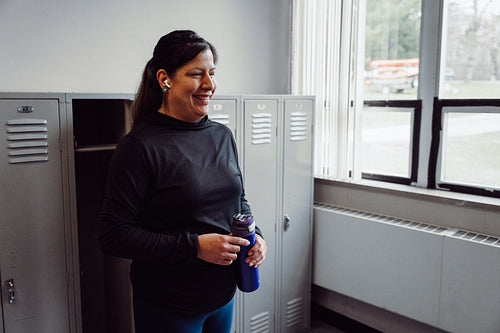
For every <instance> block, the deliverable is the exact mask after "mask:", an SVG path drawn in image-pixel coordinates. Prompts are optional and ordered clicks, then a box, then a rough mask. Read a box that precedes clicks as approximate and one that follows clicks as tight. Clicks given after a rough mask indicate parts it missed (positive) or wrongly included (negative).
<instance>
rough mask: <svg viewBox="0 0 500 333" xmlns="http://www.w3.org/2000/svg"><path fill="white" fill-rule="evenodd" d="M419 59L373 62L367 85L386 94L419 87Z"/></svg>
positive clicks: (370, 65)
mask: <svg viewBox="0 0 500 333" xmlns="http://www.w3.org/2000/svg"><path fill="white" fill-rule="evenodd" d="M418 63H419V59H418V58H412V59H394V60H373V61H371V62H370V64H369V67H371V68H373V69H372V70H370V71H369V72H368V73H367V78H366V80H365V84H366V85H369V86H374V87H376V88H377V89H379V90H380V91H382V92H383V93H384V94H388V93H390V92H391V91H393V90H394V91H396V92H403V91H404V90H405V89H411V88H416V87H418Z"/></svg>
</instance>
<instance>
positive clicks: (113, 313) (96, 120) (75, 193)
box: [66, 94, 133, 333]
mask: <svg viewBox="0 0 500 333" xmlns="http://www.w3.org/2000/svg"><path fill="white" fill-rule="evenodd" d="M132 98H133V96H132V95H126V94H68V95H66V102H67V110H66V112H67V114H68V119H69V124H68V128H67V131H68V133H67V136H68V138H67V139H68V141H70V143H69V146H70V147H71V148H70V149H69V151H70V154H69V155H70V157H69V159H70V161H71V163H70V169H71V170H70V172H71V174H72V177H71V183H72V192H71V204H72V211H73V213H72V216H71V220H72V225H73V227H74V231H73V233H74V234H73V237H74V238H75V239H78V246H77V248H76V250H75V252H76V253H75V257H76V258H78V264H77V267H76V268H75V271H78V272H79V273H80V274H79V276H78V281H79V283H78V286H79V288H78V289H77V291H76V293H77V303H78V307H79V315H80V319H79V321H80V323H79V329H80V330H81V332H83V333H107V332H120V333H127V332H129V333H132V332H133V313H132V290H131V286H130V279H129V266H130V262H129V260H127V259H123V258H115V257H109V256H104V255H103V254H102V252H101V249H100V246H99V241H98V234H99V232H98V228H99V227H98V224H99V213H100V210H101V203H102V199H103V194H104V187H105V183H106V177H107V172H108V164H109V162H110V160H111V156H112V154H113V151H114V148H115V145H116V143H117V142H118V141H119V140H120V138H121V137H122V136H123V135H125V134H126V133H127V132H128V131H129V130H130V128H131V124H132V116H131V104H132Z"/></svg>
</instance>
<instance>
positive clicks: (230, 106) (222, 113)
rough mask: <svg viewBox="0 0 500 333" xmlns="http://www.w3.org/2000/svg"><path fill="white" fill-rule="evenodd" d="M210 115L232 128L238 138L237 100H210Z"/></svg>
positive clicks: (212, 118) (214, 119)
mask: <svg viewBox="0 0 500 333" xmlns="http://www.w3.org/2000/svg"><path fill="white" fill-rule="evenodd" d="M208 117H209V118H210V119H211V120H213V121H216V122H218V123H221V124H224V125H226V126H227V127H229V128H230V129H231V132H233V136H234V137H235V138H236V100H235V99H213V100H212V101H211V102H210V111H209V113H208Z"/></svg>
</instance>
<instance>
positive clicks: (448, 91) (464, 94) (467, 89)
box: [363, 80, 500, 100]
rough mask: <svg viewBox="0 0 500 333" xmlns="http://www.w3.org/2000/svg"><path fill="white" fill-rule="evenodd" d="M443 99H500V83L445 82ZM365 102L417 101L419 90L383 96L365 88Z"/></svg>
mask: <svg viewBox="0 0 500 333" xmlns="http://www.w3.org/2000/svg"><path fill="white" fill-rule="evenodd" d="M440 97H441V98H444V99H477V98H495V99H500V81H472V82H470V83H466V82H464V81H461V80H452V81H445V83H444V87H443V91H442V92H441V96H440ZM363 99H364V100H415V99H417V89H416V88H410V89H406V90H404V91H403V92H401V93H397V92H395V91H391V93H389V94H383V93H382V92H381V91H380V90H377V89H376V88H373V87H365V89H364V96H363Z"/></svg>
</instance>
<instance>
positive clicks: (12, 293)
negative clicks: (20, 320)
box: [7, 279, 16, 304]
mask: <svg viewBox="0 0 500 333" xmlns="http://www.w3.org/2000/svg"><path fill="white" fill-rule="evenodd" d="M7 288H8V292H9V295H8V297H9V304H13V303H14V301H15V299H16V288H15V285H14V279H10V280H7Z"/></svg>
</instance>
